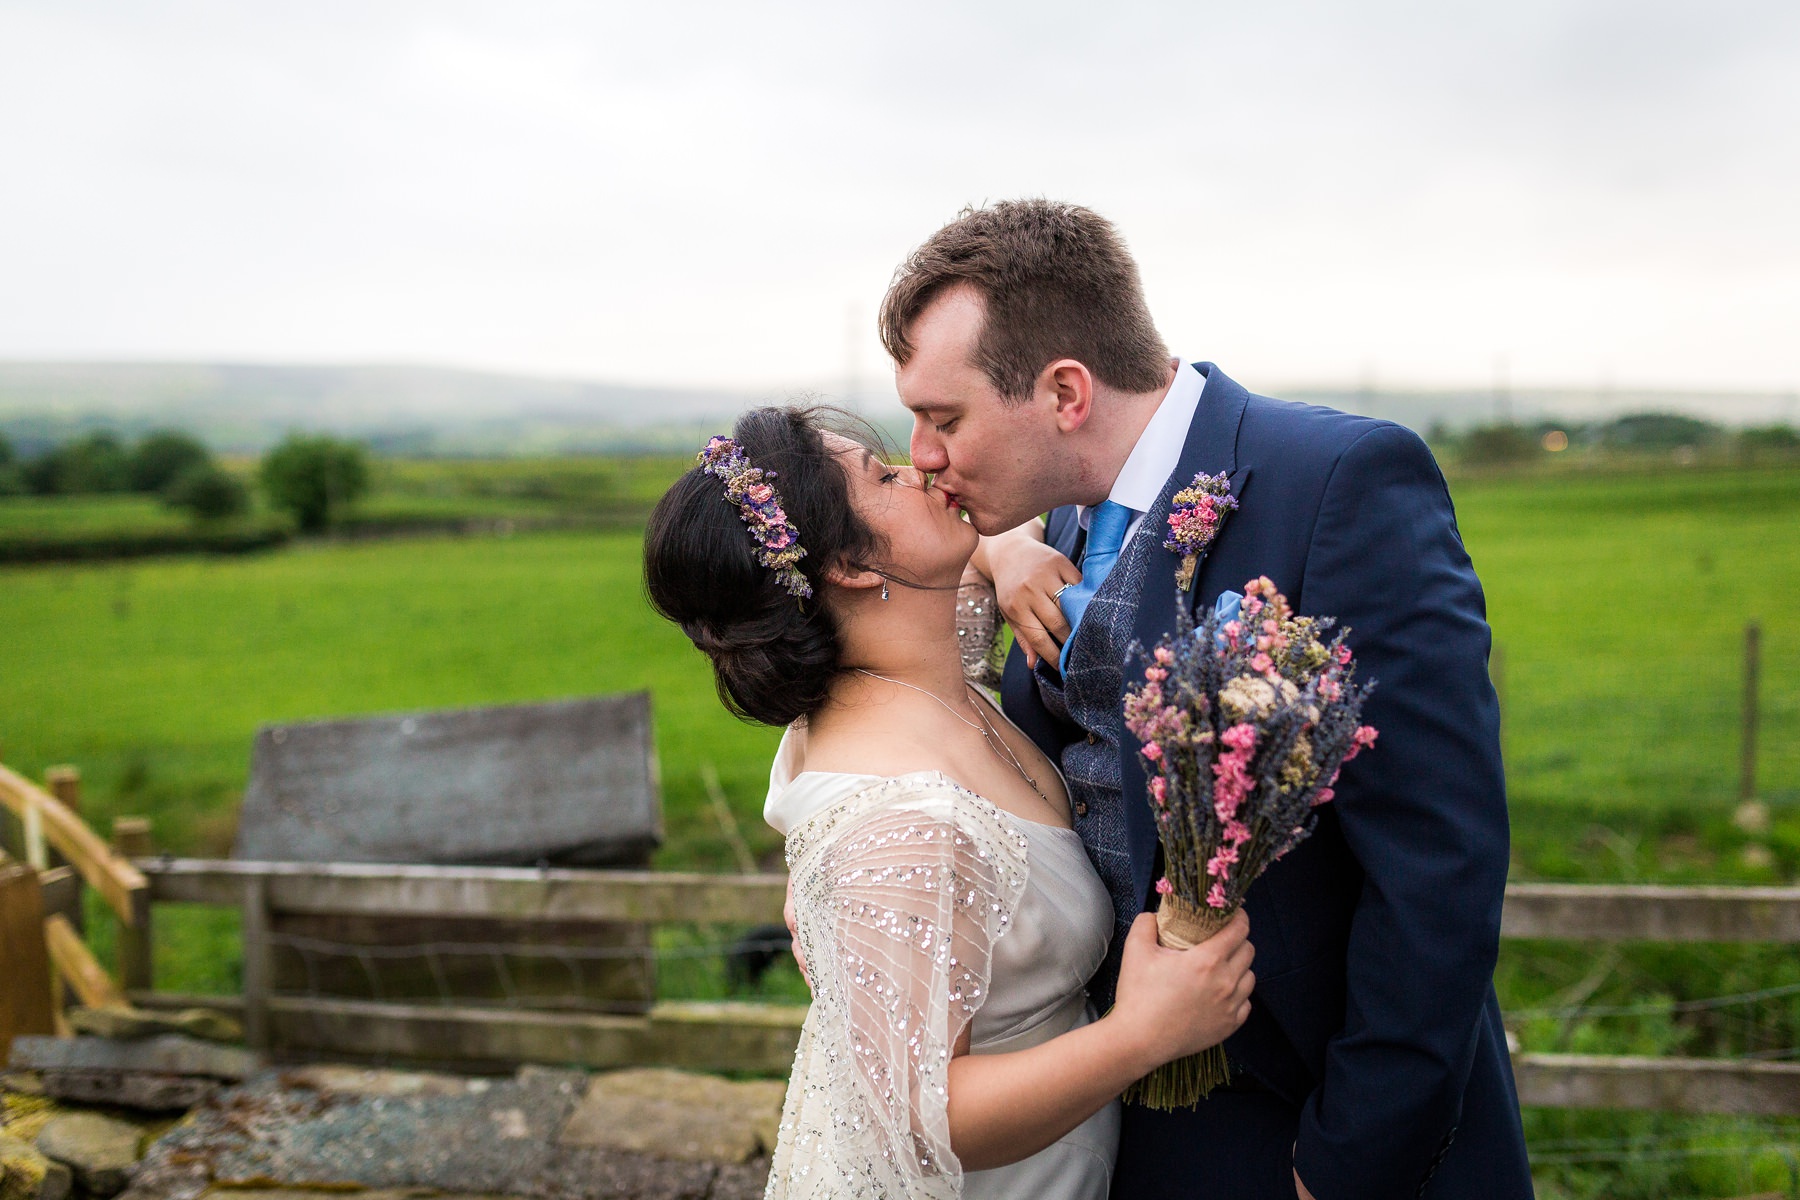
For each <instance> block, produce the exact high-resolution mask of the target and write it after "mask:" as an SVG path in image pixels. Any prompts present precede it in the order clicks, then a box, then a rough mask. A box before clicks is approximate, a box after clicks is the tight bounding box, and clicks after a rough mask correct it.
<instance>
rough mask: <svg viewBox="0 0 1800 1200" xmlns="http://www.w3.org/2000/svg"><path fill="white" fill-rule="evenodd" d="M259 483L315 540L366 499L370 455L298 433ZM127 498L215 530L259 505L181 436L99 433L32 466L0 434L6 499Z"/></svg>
mask: <svg viewBox="0 0 1800 1200" xmlns="http://www.w3.org/2000/svg"><path fill="white" fill-rule="evenodd" d="M255 483H256V485H257V486H258V487H259V488H260V489H261V490H262V493H263V496H264V499H265V500H266V501H267V503H268V505H269V507H270V508H272V509H275V510H277V511H280V512H285V513H287V514H288V515H289V516H291V517H292V518H293V520H294V523H295V524H296V525H297V526H299V528H300V530H301V531H302V532H305V533H317V532H319V531H321V530H324V529H326V528H328V527H329V526H330V525H331V523H332V522H333V521H334V520H335V519H336V518H337V517H338V516H339V515H340V514H341V513H342V512H343V511H344V509H345V508H347V507H348V506H349V505H350V504H352V503H354V502H355V501H356V500H357V499H358V498H359V497H360V496H362V494H363V493H364V492H365V491H367V490H368V486H369V465H368V454H367V451H365V450H364V449H363V447H362V446H360V445H358V444H357V443H355V442H348V441H343V440H341V439H338V438H333V437H329V436H326V435H314V434H304V433H290V434H289V435H288V436H287V437H286V438H284V439H283V440H282V441H281V442H280V443H279V444H278V445H276V446H275V447H274V448H273V449H271V450H270V451H269V452H268V453H267V454H265V455H263V457H262V460H261V462H260V463H259V464H258V465H257V469H256V474H255ZM126 493H137V494H140V495H151V496H156V497H158V498H159V499H161V501H162V502H163V503H164V504H166V505H168V506H169V507H170V508H174V509H179V510H181V511H184V512H186V513H188V514H189V515H190V516H192V517H194V518H195V519H196V520H198V521H202V522H209V523H210V522H221V521H229V520H233V519H236V518H238V517H242V516H244V515H245V514H246V513H248V512H249V511H250V508H251V503H252V498H251V491H250V487H249V486H247V485H246V483H245V481H244V480H243V479H242V478H241V477H240V476H238V475H237V474H235V473H233V472H232V471H229V470H227V469H226V468H225V467H224V466H223V465H221V464H220V463H219V462H218V460H217V459H216V458H215V457H214V456H213V453H212V451H211V450H209V449H208V448H207V446H206V444H205V443H204V442H202V441H200V439H198V438H196V437H194V436H193V435H192V434H189V433H184V432H182V431H180V430H175V429H160V430H156V431H154V432H151V433H147V434H145V435H144V436H143V437H142V438H140V439H138V440H137V442H135V443H133V444H127V443H126V442H125V441H124V440H123V439H121V438H120V437H119V436H118V435H117V434H115V433H112V432H111V431H109V430H96V431H94V432H92V433H88V434H84V435H82V436H80V437H77V438H71V439H69V440H68V441H65V442H61V443H59V444H57V445H54V446H51V447H49V448H48V449H46V450H44V451H43V452H41V453H39V454H37V455H35V456H32V457H29V458H22V457H20V456H19V455H18V454H17V453H16V452H15V450H14V448H13V446H12V443H11V442H9V441H8V440H7V439H6V436H5V435H4V434H0V496H7V495H28V496H92V495H107V494H126Z"/></svg>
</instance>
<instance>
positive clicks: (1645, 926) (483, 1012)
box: [0, 768, 1800, 1115]
mask: <svg viewBox="0 0 1800 1200" xmlns="http://www.w3.org/2000/svg"><path fill="white" fill-rule="evenodd" d="M21 796H23V797H26V798H27V799H26V800H25V801H24V804H25V805H29V806H35V807H36V808H37V809H38V810H39V813H38V817H37V820H38V821H39V822H41V823H42V829H43V831H44V837H45V839H46V841H47V842H49V843H50V844H51V845H55V846H57V847H58V848H59V849H63V852H64V853H65V854H68V853H69V850H70V849H72V850H73V851H74V852H75V853H74V854H72V855H70V857H71V859H73V860H75V866H76V867H77V875H76V877H75V878H76V882H75V883H74V885H73V886H71V885H70V884H67V883H62V882H53V883H49V884H47V885H46V888H45V892H46V895H49V894H50V892H51V891H52V890H54V889H56V888H61V889H62V894H63V895H64V899H62V900H59V901H57V904H56V905H52V904H50V903H48V902H47V903H46V905H45V908H46V910H47V911H48V910H50V909H51V908H53V907H57V906H58V905H60V906H61V907H62V909H63V910H64V911H66V910H67V907H68V902H67V897H66V893H68V892H69V891H72V890H73V887H78V886H79V881H86V882H88V883H90V884H92V885H93V886H95V887H96V888H98V889H99V890H100V891H101V894H102V895H104V896H107V897H108V904H109V905H110V906H112V908H113V911H114V913H115V915H116V918H117V920H118V922H119V924H120V932H121V934H122V935H126V940H125V941H124V942H123V943H122V945H123V946H124V947H125V948H126V951H127V952H126V954H125V955H124V956H123V962H124V964H125V970H124V974H125V975H126V978H125V979H123V980H121V982H122V983H123V984H125V985H126V988H127V990H128V992H129V998H130V1000H131V1001H132V1002H134V1003H136V1004H138V1005H140V1006H143V1007H146V1008H148V1007H157V1008H182V1007H188V1006H191V1005H205V1006H208V1007H212V1008H216V1009H221V1010H223V1011H227V1012H230V1013H233V1014H236V1015H238V1016H240V1017H241V1019H242V1020H243V1022H244V1026H245V1031H246V1037H247V1040H248V1041H249V1042H250V1044H251V1045H252V1046H253V1047H255V1048H258V1049H264V1050H268V1051H271V1052H274V1053H275V1054H277V1055H278V1056H301V1057H311V1056H318V1057H333V1056H340V1057H350V1058H362V1059H388V1060H395V1061H407V1062H415V1063H436V1064H446V1065H448V1064H460V1065H465V1066H468V1065H475V1066H482V1065H487V1066H492V1067H495V1068H501V1067H505V1066H508V1065H510V1064H514V1063H518V1062H527V1061H535V1062H548V1063H568V1064H580V1065H585V1066H593V1067H607V1066H619V1065H624V1064H648V1063H656V1064H664V1065H671V1066H682V1067H689V1068H695V1069H713V1070H735V1071H758V1072H770V1073H780V1072H783V1071H785V1070H786V1069H787V1068H788V1066H789V1064H790V1062H791V1059H792V1055H793V1048H794V1044H795V1039H796V1038H797V1036H798V1032H799V1026H800V1021H801V1019H802V1017H803V1015H804V1009H803V1008H800V1007H798V1006H792V1005H766V1004H747V1003H699V1002H686V1003H684V1002H663V1003H660V1004H657V1005H655V1006H653V1007H652V1008H651V1010H650V1011H649V1012H648V1013H646V1014H642V1015H614V1014H605V1013H593V1012H569V1011H537V1010H525V1009H521V1008H515V1007H505V1006H498V1005H491V1004H482V1005H475V1004H466V1005H459V1004H458V1003H455V1002H449V1003H442V1004H435V1003H416V1002H408V1003H394V1002H384V1001H380V1000H367V999H343V998H333V997H325V996H315V995H296V994H291V993H282V992H278V991H276V990H275V989H274V987H273V986H272V980H273V968H272V963H273V954H274V950H275V939H274V938H272V937H271V935H270V927H271V922H272V920H273V918H274V917H276V916H277V915H283V916H285V915H309V914H310V915H334V916H344V917H361V918H366V919H380V918H383V917H396V916H432V917H440V918H455V917H505V918H508V919H511V920H518V921H524V922H553V921H568V920H582V921H641V922H646V923H650V924H667V923H672V922H673V923H703V924H704V923H715V924H719V925H737V926H742V925H750V924H761V923H771V924H772V923H778V922H779V921H780V920H781V909H782V903H783V899H784V893H785V879H784V878H783V877H781V876H773V875H698V874H681V873H673V872H660V871H655V872H653V871H617V870H589V869H581V870H574V869H552V870H533V869H529V868H506V867H440V866H391V865H385V864H297V863H262V862H247V861H237V860H208V859H179V858H166V857H164V858H155V857H140V858H138V859H137V860H136V861H135V863H131V862H125V861H124V860H123V859H121V858H120V857H119V856H118V855H117V854H116V853H114V852H113V851H112V850H111V849H109V848H107V847H106V846H104V845H103V844H101V843H100V842H99V839H98V838H95V837H94V836H93V835H92V834H91V833H90V832H88V831H87V830H86V829H85V826H81V824H80V821H79V818H76V817H74V816H73V814H72V813H70V812H68V811H67V809H62V811H60V812H59V811H57V810H56V809H53V808H51V807H50V806H51V805H56V804H57V801H56V800H55V798H54V797H51V796H49V795H48V793H46V792H44V791H43V789H39V788H36V787H35V786H34V785H31V784H29V783H27V782H26V781H24V780H22V779H21V778H20V777H19V776H17V775H15V774H13V773H11V772H6V771H4V769H3V768H0V799H4V800H5V802H6V803H7V805H8V806H9V807H12V808H14V811H15V812H17V811H20V810H21V802H20V801H19V799H18V798H19V797H21ZM132 832H133V836H134V838H137V839H138V841H139V844H140V847H141V837H140V836H139V835H141V830H137V829H135V827H134V829H133V831H132ZM140 881H141V882H140ZM115 900H116V901H117V903H115ZM162 903H183V904H205V905H220V906H226V907H232V908H236V909H238V910H239V912H240V914H241V918H242V930H243V978H244V990H243V994H242V995H241V996H237V997H216V996H194V995H183V994H175V993H169V992H163V991H158V990H156V989H155V988H154V986H153V984H154V980H153V979H152V978H151V974H150V956H149V931H150V929H151V922H150V913H151V906H152V905H153V904H162ZM1502 936H1503V937H1506V938H1510V939H1520V938H1549V939H1568V940H1579V941H1592V942H1632V941H1655V942H1715V943H1726V942H1740V943H1741V942H1757V943H1770V944H1784V945H1795V944H1800V888H1740V887H1632V886H1607V885H1594V886H1590V885H1571V884H1514V885H1512V886H1511V887H1509V888H1508V889H1507V896H1506V907H1505V915H1504V920H1503V925H1502ZM72 940H73V942H74V945H73V946H71V945H67V944H64V945H63V947H62V950H61V951H59V952H58V953H57V954H56V955H54V956H53V957H55V958H56V960H57V971H58V973H59V975H61V976H62V977H63V978H64V979H65V980H67V982H68V983H69V985H70V986H71V987H73V988H74V989H75V990H76V991H77V993H80V994H83V995H85V994H87V993H94V992H99V991H103V990H104V988H105V987H106V986H108V985H110V981H106V983H105V984H103V983H102V982H101V981H97V980H95V979H93V978H92V977H91V968H90V967H89V966H88V965H87V964H88V963H91V960H86V961H84V957H85V951H81V950H78V949H77V947H79V944H80V943H79V938H73V939H72ZM52 941H55V942H60V943H68V942H70V941H71V938H70V936H69V935H68V934H65V933H63V932H62V931H60V930H59V931H57V932H56V933H54V934H53V935H52ZM84 974H85V975H88V976H89V977H88V978H86V979H82V978H81V976H83V975H84ZM1513 1064H1514V1070H1515V1073H1516V1076H1517V1079H1518V1085H1519V1094H1520V1100H1521V1102H1522V1103H1523V1104H1525V1105H1528V1106H1545V1107H1559V1108H1607V1109H1649V1110H1657V1111H1666V1112H1686V1113H1740V1114H1759V1115H1800V1063H1785V1062H1767V1061H1758V1060H1749V1059H1685V1058H1631V1057H1604V1056H1591V1055H1569V1054H1538V1053H1527V1054H1517V1055H1515V1056H1514V1058H1513Z"/></svg>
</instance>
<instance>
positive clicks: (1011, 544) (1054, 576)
mask: <svg viewBox="0 0 1800 1200" xmlns="http://www.w3.org/2000/svg"><path fill="white" fill-rule="evenodd" d="M980 558H981V560H982V565H983V566H984V567H985V569H986V571H987V573H988V576H989V578H991V579H992V580H993V581H994V598H995V599H996V600H997V601H999V604H1000V612H1001V614H1002V615H1004V616H1005V617H1006V621H1007V624H1009V625H1011V626H1012V631H1013V637H1014V639H1016V640H1017V641H1018V642H1019V643H1020V644H1021V645H1022V646H1023V647H1024V648H1025V665H1026V666H1028V667H1033V668H1035V667H1036V666H1037V663H1038V659H1040V658H1044V659H1049V660H1050V661H1051V662H1055V661H1056V659H1057V656H1058V655H1060V654H1061V653H1062V644H1063V642H1064V640H1065V639H1067V638H1068V636H1069V622H1068V620H1067V619H1066V618H1065V617H1064V616H1063V613H1062V608H1061V607H1060V606H1059V605H1058V604H1057V603H1056V593H1057V592H1059V591H1061V590H1062V588H1063V586H1064V585H1065V584H1070V583H1080V582H1081V572H1080V571H1079V570H1077V569H1076V567H1075V564H1074V563H1072V562H1070V561H1069V560H1068V559H1067V558H1066V557H1064V556H1063V555H1062V554H1061V553H1060V552H1059V551H1057V550H1055V549H1054V548H1052V547H1050V546H1047V545H1045V544H1044V527H1043V525H1042V524H1040V523H1039V522H1037V521H1035V520H1032V521H1027V522H1026V523H1025V524H1023V525H1021V526H1019V527H1018V528H1017V529H1013V530H1010V531H1008V532H1006V533H1002V534H996V535H995V536H994V537H991V538H983V539H982V545H981V551H980Z"/></svg>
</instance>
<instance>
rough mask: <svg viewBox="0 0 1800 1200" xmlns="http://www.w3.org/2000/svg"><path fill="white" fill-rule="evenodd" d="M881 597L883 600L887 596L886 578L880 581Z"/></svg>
mask: <svg viewBox="0 0 1800 1200" xmlns="http://www.w3.org/2000/svg"><path fill="white" fill-rule="evenodd" d="M881 598H882V599H883V600H886V599H887V598H888V597H887V580H885V579H883V580H882V581H881Z"/></svg>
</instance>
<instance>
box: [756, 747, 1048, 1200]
mask: <svg viewBox="0 0 1800 1200" xmlns="http://www.w3.org/2000/svg"><path fill="white" fill-rule="evenodd" d="M787 853H788V865H789V869H790V871H791V872H792V875H793V880H794V909H795V916H796V921H797V926H798V928H797V934H798V937H799V939H800V945H801V949H802V950H803V951H804V952H805V954H806V961H807V964H808V968H809V970H810V972H811V977H812V987H813V1005H812V1009H811V1010H810V1011H809V1012H808V1014H807V1018H806V1024H805V1027H804V1028H803V1029H802V1031H801V1036H800V1047H799V1050H798V1052H797V1053H796V1055H795V1058H794V1073H793V1077H792V1079H791V1080H790V1082H789V1084H788V1093H787V1102H786V1105H785V1106H784V1108H783V1111H782V1120H781V1133H780V1138H779V1144H778V1145H777V1147H776V1151H775V1157H774V1162H773V1163H772V1164H771V1171H770V1175H769V1187H768V1192H767V1196H768V1197H771V1198H779V1200H814V1198H823V1197H833V1198H842V1197H851V1196H858V1197H900V1196H905V1197H908V1198H913V1197H919V1198H930V1200H953V1198H954V1197H957V1196H960V1195H961V1193H962V1168H961V1165H960V1164H959V1163H958V1162H957V1160H956V1156H955V1155H954V1154H953V1153H951V1150H950V1122H949V1114H948V1106H949V1095H950V1093H949V1069H950V1058H951V1053H952V1048H953V1047H954V1046H955V1044H956V1041H957V1039H958V1037H960V1036H961V1034H962V1032H963V1030H964V1028H966V1027H967V1025H968V1023H969V1020H970V1018H971V1017H973V1016H974V1014H975V1011H976V1010H977V1009H978V1008H980V1006H981V1004H982V1002H983V1001H984V1000H985V999H986V997H987V989H988V982H989V977H990V964H991V955H992V951H993V946H994V943H995V942H996V941H997V940H998V939H999V938H1000V937H1001V936H1003V935H1004V934H1005V932H1006V930H1007V926H1008V924H1009V923H1010V922H1011V920H1012V914H1013V912H1014V911H1015V910H1016V908H1017V906H1018V902H1019V897H1020V894H1021V893H1022V892H1023V891H1024V887H1025V875H1026V869H1027V858H1026V855H1027V842H1026V840H1025V836H1024V834H1023V833H1022V832H1021V831H1019V830H1018V829H1017V828H1016V827H1015V826H1014V825H1012V823H1011V822H1010V821H1009V820H1008V819H1007V818H1006V817H1005V816H1004V815H1003V814H1001V813H1000V812H999V811H998V810H996V809H995V808H994V807H993V805H991V804H989V803H988V802H987V801H985V800H983V799H981V798H980V797H978V796H976V795H974V794H973V793H971V792H968V791H965V790H964V789H962V788H959V787H957V786H956V785H955V784H953V783H951V782H950V781H949V780H948V779H945V778H944V777H943V776H941V775H937V774H935V773H933V774H928V775H926V774H921V775H909V776H902V777H900V778H898V779H889V780H883V781H882V782H880V783H877V784H874V785H872V786H870V787H868V788H866V789H864V790H862V791H860V792H857V793H855V794H853V795H851V796H849V797H848V798H846V799H845V800H843V801H841V802H840V803H838V804H836V805H833V806H832V807H830V808H828V809H826V810H825V811H824V812H821V813H820V814H819V815H818V816H816V817H814V818H813V819H812V820H810V821H807V822H806V823H805V824H803V825H801V826H800V827H799V828H797V829H795V830H794V831H792V832H791V833H790V834H789V837H788V851H787Z"/></svg>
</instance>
